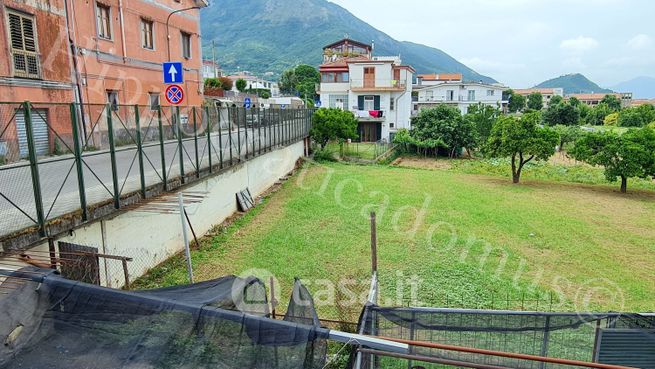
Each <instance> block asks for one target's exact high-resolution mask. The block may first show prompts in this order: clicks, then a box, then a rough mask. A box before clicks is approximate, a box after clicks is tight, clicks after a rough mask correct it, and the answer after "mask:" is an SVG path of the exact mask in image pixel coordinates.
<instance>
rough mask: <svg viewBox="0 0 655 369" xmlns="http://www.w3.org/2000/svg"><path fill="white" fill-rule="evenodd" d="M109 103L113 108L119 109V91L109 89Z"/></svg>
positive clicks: (114, 109)
mask: <svg viewBox="0 0 655 369" xmlns="http://www.w3.org/2000/svg"><path fill="white" fill-rule="evenodd" d="M107 103H109V104H110V105H111V110H113V111H118V91H114V90H107Z"/></svg>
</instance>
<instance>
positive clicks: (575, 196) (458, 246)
mask: <svg viewBox="0 0 655 369" xmlns="http://www.w3.org/2000/svg"><path fill="white" fill-rule="evenodd" d="M437 169H438V170H424V169H408V168H399V167H390V166H361V165H349V164H340V163H330V164H321V165H316V164H314V165H310V166H309V167H308V168H307V169H306V170H304V171H302V172H301V173H300V174H299V175H297V176H296V177H294V178H292V179H291V180H290V181H288V182H286V183H285V184H284V185H283V187H282V188H281V190H280V191H278V192H277V193H275V194H273V195H271V196H270V197H268V198H267V199H266V200H265V202H264V204H263V205H262V206H260V207H258V208H257V209H256V210H254V211H253V212H251V213H249V214H247V215H246V216H245V217H243V218H240V219H238V220H237V221H236V222H235V223H234V224H232V225H231V226H229V227H226V228H221V229H217V230H216V232H215V233H214V234H212V235H211V236H209V237H207V238H205V239H204V241H202V242H201V244H202V245H201V247H200V248H199V249H198V250H196V251H194V252H193V263H194V268H195V271H196V275H197V276H198V277H199V279H201V280H204V279H211V278H214V277H218V276H223V275H226V274H237V275H239V274H242V273H244V272H248V271H251V270H252V269H253V268H257V269H265V270H267V271H269V272H270V273H272V274H273V275H274V276H275V277H276V278H277V279H278V281H279V283H280V284H281V286H277V288H278V289H281V290H282V291H284V292H287V291H288V290H289V289H290V287H291V283H292V281H293V278H294V277H300V278H302V279H303V280H305V281H306V282H307V283H308V287H309V289H310V290H311V291H312V292H314V293H315V296H314V297H315V299H317V300H319V303H320V301H323V300H329V296H327V295H329V293H325V292H320V293H318V291H324V290H326V288H324V286H325V283H327V282H326V281H321V280H329V281H333V282H335V283H336V282H339V281H341V280H343V279H344V278H350V279H354V280H355V281H360V282H361V283H360V285H358V286H355V287H353V288H352V290H354V291H356V292H357V293H362V294H365V292H366V290H367V288H368V286H367V285H366V283H365V282H366V279H367V278H368V276H369V273H370V252H369V220H368V213H369V211H370V210H375V211H377V213H378V218H379V219H378V222H379V225H378V227H379V228H378V243H379V265H380V267H379V268H380V282H381V297H382V298H381V302H382V303H383V304H386V305H397V304H403V303H406V300H407V299H409V297H410V296H411V293H412V290H413V288H412V287H411V283H410V281H411V280H412V279H411V278H412V276H413V275H417V276H419V277H420V281H419V283H418V289H417V290H418V299H417V301H413V302H412V303H413V304H416V303H421V304H423V305H429V306H463V307H472V308H476V307H484V308H489V307H495V308H506V307H507V308H520V307H521V306H520V305H521V304H523V303H524V302H523V301H521V300H524V299H525V300H531V299H539V300H541V301H545V300H553V301H554V302H555V306H554V307H553V309H555V310H558V309H567V310H568V309H577V310H588V309H593V310H632V311H645V310H650V311H652V310H655V300H654V299H653V296H654V295H655V227H653V215H655V192H653V191H648V190H643V189H636V187H638V186H636V185H633V188H632V190H631V191H630V193H628V194H627V195H621V194H620V193H618V191H617V190H616V189H615V188H614V187H610V186H607V185H589V184H574V183H565V182H558V181H541V180H535V179H531V178H530V175H529V174H528V173H529V172H531V170H528V171H527V172H526V178H525V179H524V183H523V184H521V185H512V184H511V183H510V180H509V178H508V177H498V176H488V175H473V174H466V173H465V172H468V171H469V169H462V168H457V169H453V168H452V167H451V168H450V169H449V170H440V169H439V168H437ZM537 178H538V177H537ZM180 283H185V270H184V263H183V262H182V259H181V258H179V257H178V258H174V259H172V260H171V261H170V262H168V263H166V264H164V265H163V266H161V267H160V268H157V269H155V270H154V271H153V272H152V273H151V274H150V275H149V276H147V277H146V278H144V279H142V280H141V281H139V282H138V283H137V284H138V287H156V286H165V285H173V284H180ZM337 294H338V292H337ZM285 299H287V297H286V295H283V296H282V300H281V301H282V302H284V301H285ZM507 301H509V302H507ZM520 301H521V302H520ZM559 303H561V305H560V304H559ZM541 307H542V308H544V305H541ZM531 308H539V306H534V305H531ZM320 309H322V310H319V311H327V310H326V309H327V308H325V307H322V308H320Z"/></svg>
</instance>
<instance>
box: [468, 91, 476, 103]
mask: <svg viewBox="0 0 655 369" xmlns="http://www.w3.org/2000/svg"><path fill="white" fill-rule="evenodd" d="M468 100H469V101H475V90H469V94H468Z"/></svg>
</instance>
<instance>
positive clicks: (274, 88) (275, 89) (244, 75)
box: [227, 71, 280, 97]
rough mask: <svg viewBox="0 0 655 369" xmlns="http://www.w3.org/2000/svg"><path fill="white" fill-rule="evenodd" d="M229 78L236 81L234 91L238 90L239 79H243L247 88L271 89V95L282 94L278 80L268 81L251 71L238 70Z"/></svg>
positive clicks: (233, 86) (233, 85)
mask: <svg viewBox="0 0 655 369" xmlns="http://www.w3.org/2000/svg"><path fill="white" fill-rule="evenodd" d="M227 77H228V78H229V79H231V80H232V82H234V83H233V84H232V91H234V92H237V91H238V89H237V83H236V82H237V81H238V80H240V79H242V80H244V81H246V90H260V89H263V90H269V91H271V96H274V97H276V96H280V87H279V86H278V84H277V82H271V81H267V80H265V79H263V78H260V77H257V76H255V75H253V74H251V73H250V72H246V71H243V72H238V73H236V74H233V75H230V76H227Z"/></svg>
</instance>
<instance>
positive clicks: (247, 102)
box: [243, 97, 252, 109]
mask: <svg viewBox="0 0 655 369" xmlns="http://www.w3.org/2000/svg"><path fill="white" fill-rule="evenodd" d="M243 106H244V107H245V108H246V109H250V107H251V106H252V100H250V98H249V97H246V98H245V99H244V100H243Z"/></svg>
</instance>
